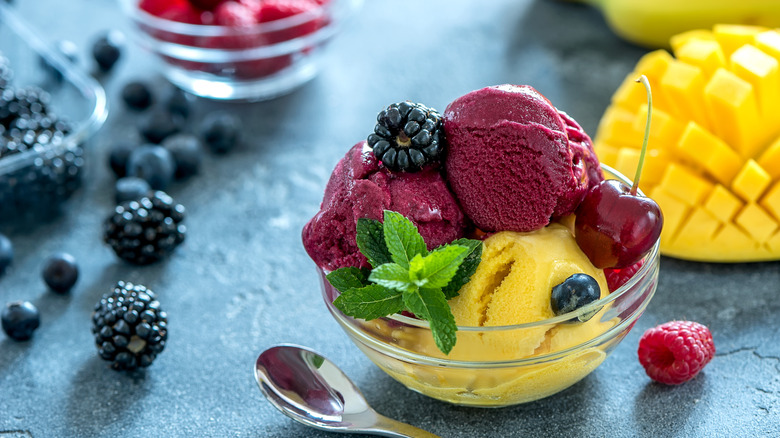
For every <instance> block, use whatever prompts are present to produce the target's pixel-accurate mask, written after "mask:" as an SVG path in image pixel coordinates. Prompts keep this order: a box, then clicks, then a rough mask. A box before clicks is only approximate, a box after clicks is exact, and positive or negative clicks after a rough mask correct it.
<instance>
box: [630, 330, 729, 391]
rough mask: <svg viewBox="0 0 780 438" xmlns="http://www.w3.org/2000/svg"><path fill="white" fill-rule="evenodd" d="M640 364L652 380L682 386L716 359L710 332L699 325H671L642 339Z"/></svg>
mask: <svg viewBox="0 0 780 438" xmlns="http://www.w3.org/2000/svg"><path fill="white" fill-rule="evenodd" d="M637 353H638V355H639V363H641V364H642V366H643V367H644V368H645V372H646V373H647V375H648V376H650V378H651V379H653V380H655V381H657V382H661V383H665V384H667V385H679V384H681V383H683V382H687V381H688V380H690V379H692V378H694V377H695V376H696V374H698V373H699V371H701V370H702V368H704V366H705V365H707V364H708V363H709V361H710V360H712V358H713V356H715V343H714V342H713V340H712V334H711V333H710V330H709V329H708V328H707V327H706V326H704V325H702V324H699V323H698V322H692V321H670V322H667V323H665V324H661V325H659V326H657V327H653V328H651V329H648V330H647V331H646V332H645V333H644V334H643V335H642V337H641V338H640V339H639V350H638V352H637Z"/></svg>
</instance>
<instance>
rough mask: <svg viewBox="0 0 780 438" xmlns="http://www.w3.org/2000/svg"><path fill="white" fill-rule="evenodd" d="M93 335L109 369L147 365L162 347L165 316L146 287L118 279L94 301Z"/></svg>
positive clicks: (163, 343)
mask: <svg viewBox="0 0 780 438" xmlns="http://www.w3.org/2000/svg"><path fill="white" fill-rule="evenodd" d="M92 334H93V335H94V336H95V345H97V348H98V354H99V355H100V357H101V358H103V359H104V360H107V361H110V362H111V367H112V368H114V369H116V370H133V369H135V368H138V367H148V366H149V365H151V364H152V362H153V361H154V359H155V358H156V357H157V355H158V354H160V353H161V352H162V351H163V349H164V348H165V341H166V340H167V339H168V315H167V314H166V313H165V312H164V311H162V309H161V308H160V302H159V301H157V297H156V296H155V294H154V292H153V291H151V290H150V289H147V288H146V286H143V285H140V284H133V283H126V282H124V281H120V282H118V283H117V284H116V286H115V287H114V290H113V291H112V292H110V293H107V294H105V295H103V298H101V299H100V301H98V303H97V304H95V311H94V312H93V313H92Z"/></svg>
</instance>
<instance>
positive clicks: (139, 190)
mask: <svg viewBox="0 0 780 438" xmlns="http://www.w3.org/2000/svg"><path fill="white" fill-rule="evenodd" d="M115 188H116V191H115V197H116V203H117V204H121V203H123V202H125V201H137V200H139V199H141V198H143V197H144V196H146V195H148V194H149V192H150V191H152V188H151V187H150V186H149V183H148V182H146V180H145V179H141V178H138V177H135V176H126V177H124V178H119V179H118V180H116V186H115Z"/></svg>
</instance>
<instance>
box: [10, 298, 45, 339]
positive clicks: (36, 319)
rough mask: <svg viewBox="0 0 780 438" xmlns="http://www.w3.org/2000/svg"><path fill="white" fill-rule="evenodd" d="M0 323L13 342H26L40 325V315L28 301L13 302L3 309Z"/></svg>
mask: <svg viewBox="0 0 780 438" xmlns="http://www.w3.org/2000/svg"><path fill="white" fill-rule="evenodd" d="M0 323H2V326H3V331H4V332H5V334H7V335H8V337H9V338H11V339H13V340H15V341H26V340H28V339H30V338H31V337H32V335H33V332H34V331H35V329H37V328H38V327H39V326H40V325H41V314H40V313H39V312H38V308H37V307H35V305H34V304H33V303H31V302H29V301H14V302H12V303H8V304H7V305H6V306H5V308H4V309H3V312H2V314H1V315H0Z"/></svg>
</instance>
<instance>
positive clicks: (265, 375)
mask: <svg viewBox="0 0 780 438" xmlns="http://www.w3.org/2000/svg"><path fill="white" fill-rule="evenodd" d="M254 373H255V380H256V381H257V384H258V386H259V387H260V391H262V393H263V395H265V397H266V398H267V399H268V401H269V402H271V404H272V405H273V406H274V407H276V408H277V409H278V410H280V411H281V412H282V413H283V414H285V415H287V416H288V417H290V418H292V419H293V420H295V421H297V422H299V423H302V424H304V425H306V426H310V427H314V428H317V429H321V430H327V431H330V432H347V433H357V432H362V433H369V434H375V435H382V436H390V437H422V438H426V437H427V438H433V437H436V435H433V434H431V433H428V432H426V431H424V430H422V429H418V428H416V427H414V426H410V425H408V424H404V423H400V422H398V421H395V420H392V419H390V418H387V417H384V416H383V415H380V414H379V413H377V412H376V411H375V410H373V409H372V408H371V407H370V406H369V405H368V403H367V402H366V399H365V398H364V397H363V394H362V393H361V392H360V390H359V389H358V388H357V387H356V386H355V384H354V383H353V382H352V381H351V380H350V379H349V377H347V376H346V375H345V374H344V372H343V371H341V369H339V368H338V367H337V366H336V365H335V364H333V362H331V361H329V360H328V359H326V358H325V357H324V356H322V355H321V354H319V353H317V352H315V351H312V350H310V349H308V348H305V347H301V346H297V345H291V344H283V345H277V346H274V347H271V348H269V349H267V350H265V351H264V352H262V353H261V354H260V356H258V358H257V361H256V362H255V370H254Z"/></svg>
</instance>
